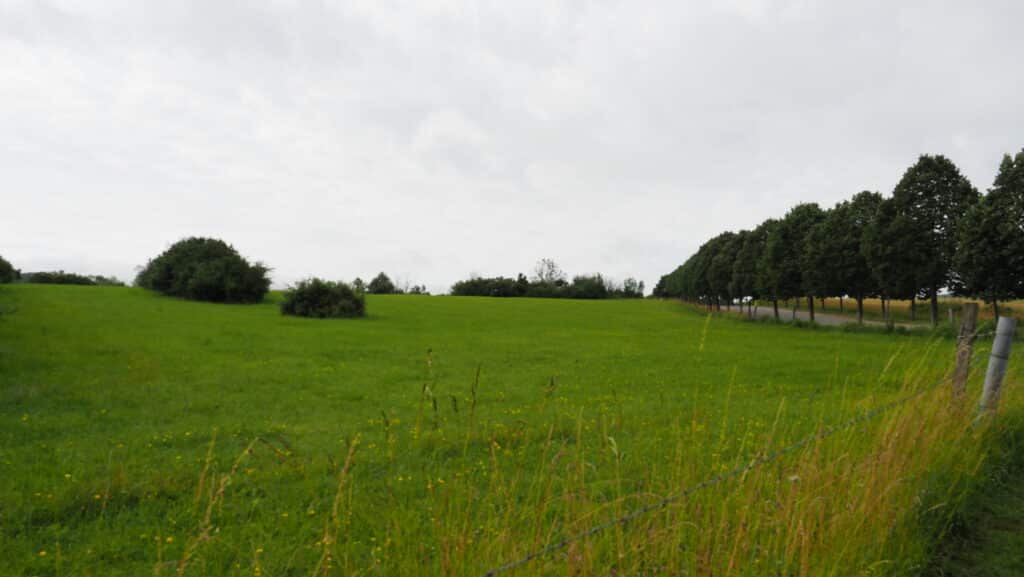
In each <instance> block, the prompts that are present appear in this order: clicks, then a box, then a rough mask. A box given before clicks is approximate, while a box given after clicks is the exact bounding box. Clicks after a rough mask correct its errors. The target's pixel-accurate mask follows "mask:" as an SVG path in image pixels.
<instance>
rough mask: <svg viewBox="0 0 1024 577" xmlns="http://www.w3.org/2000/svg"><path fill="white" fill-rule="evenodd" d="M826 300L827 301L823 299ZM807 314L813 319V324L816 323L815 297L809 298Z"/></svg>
mask: <svg viewBox="0 0 1024 577" xmlns="http://www.w3.org/2000/svg"><path fill="white" fill-rule="evenodd" d="M821 300H825V299H821ZM807 314H809V315H810V317H811V322H812V323H813V322H814V297H807Z"/></svg>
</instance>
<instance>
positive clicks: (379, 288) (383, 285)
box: [366, 272, 398, 295]
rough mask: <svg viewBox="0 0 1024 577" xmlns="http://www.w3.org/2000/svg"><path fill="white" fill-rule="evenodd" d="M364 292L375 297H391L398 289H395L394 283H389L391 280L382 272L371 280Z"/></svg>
mask: <svg viewBox="0 0 1024 577" xmlns="http://www.w3.org/2000/svg"><path fill="white" fill-rule="evenodd" d="M366 290H367V291H368V292H369V293H370V294H375V295H393V294H395V293H397V292H398V289H397V288H395V283H393V282H391V279H390V278H388V275H386V274H384V273H383V272H382V273H380V274H378V275H377V276H375V277H373V280H371V281H370V284H369V285H368V286H367V287H366Z"/></svg>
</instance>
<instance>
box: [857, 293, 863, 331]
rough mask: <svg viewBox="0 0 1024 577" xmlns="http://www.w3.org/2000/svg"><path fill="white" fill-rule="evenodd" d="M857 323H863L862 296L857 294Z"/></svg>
mask: <svg viewBox="0 0 1024 577" xmlns="http://www.w3.org/2000/svg"><path fill="white" fill-rule="evenodd" d="M857 324H858V325H862V324H864V297H863V296H859V295H858V296H857Z"/></svg>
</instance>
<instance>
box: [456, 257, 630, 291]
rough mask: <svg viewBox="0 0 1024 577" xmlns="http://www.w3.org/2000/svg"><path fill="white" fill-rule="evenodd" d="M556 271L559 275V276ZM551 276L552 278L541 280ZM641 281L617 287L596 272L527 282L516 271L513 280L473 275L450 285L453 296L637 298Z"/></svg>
mask: <svg viewBox="0 0 1024 577" xmlns="http://www.w3.org/2000/svg"><path fill="white" fill-rule="evenodd" d="M552 264H553V263H552ZM560 274H561V273H560V271H559V275H560ZM543 278H549V279H550V278H554V280H541V279H543ZM643 291H644V283H643V282H638V281H637V280H636V279H634V278H628V279H626V280H625V282H624V283H623V284H622V285H621V286H617V285H615V284H614V283H612V282H610V281H608V279H606V278H604V277H603V276H601V275H600V274H595V275H581V276H576V277H573V279H572V282H571V283H570V282H566V281H565V279H563V278H561V277H560V276H542V275H537V276H536V277H534V280H532V281H530V280H527V278H526V277H525V276H524V275H522V274H519V275H518V276H517V277H516V278H515V279H512V278H508V277H501V276H499V277H492V278H481V277H473V278H470V279H467V280H462V281H459V282H457V283H455V284H454V285H452V290H451V294H452V295H453V296H484V297H534V298H567V299H607V298H641V297H643Z"/></svg>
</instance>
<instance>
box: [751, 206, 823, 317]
mask: <svg viewBox="0 0 1024 577" xmlns="http://www.w3.org/2000/svg"><path fill="white" fill-rule="evenodd" d="M824 216H825V213H824V212H823V211H822V210H821V208H819V207H818V205H817V204H814V203H804V204H798V205H796V206H795V207H793V208H792V209H790V211H789V212H788V213H786V216H785V217H784V218H783V219H782V220H780V221H779V223H778V224H777V225H776V226H774V227H773V228H772V231H771V233H770V234H769V235H768V239H767V240H766V241H765V250H764V254H763V255H762V257H761V265H762V266H763V267H764V273H765V277H766V278H765V280H766V284H767V285H768V287H769V289H770V292H771V294H772V295H773V297H774V298H782V299H790V298H795V299H797V306H799V299H800V297H801V296H804V295H807V296H809V297H811V298H809V301H808V311H809V312H810V315H811V320H814V299H813V296H814V295H813V294H812V293H810V292H809V291H807V289H806V288H805V285H804V271H803V258H802V255H803V252H804V246H805V241H806V238H807V235H808V233H809V232H810V230H811V229H812V228H813V227H814V225H816V224H817V223H818V222H820V221H821V220H822V219H823V218H824ZM793 315H794V317H795V316H796V308H795V307H794V309H793Z"/></svg>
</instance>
